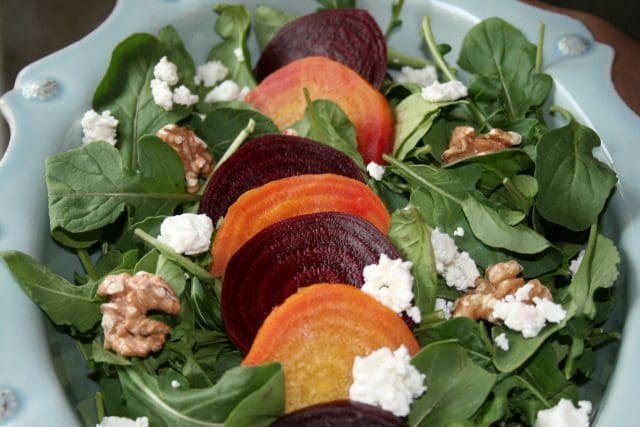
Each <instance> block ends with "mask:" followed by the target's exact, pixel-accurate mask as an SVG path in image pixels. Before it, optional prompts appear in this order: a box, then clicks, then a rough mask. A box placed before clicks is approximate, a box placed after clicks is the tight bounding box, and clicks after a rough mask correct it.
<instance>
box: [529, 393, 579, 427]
mask: <svg viewBox="0 0 640 427" xmlns="http://www.w3.org/2000/svg"><path fill="white" fill-rule="evenodd" d="M591 409H592V405H591V402H589V401H588V400H581V401H579V402H578V407H577V408H576V407H575V406H573V402H572V401H571V400H569V399H560V401H559V402H558V404H557V405H556V406H554V407H553V408H549V409H543V410H541V411H538V415H537V416H536V423H535V424H534V426H535V427H589V414H590V413H591Z"/></svg>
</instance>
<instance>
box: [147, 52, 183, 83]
mask: <svg viewBox="0 0 640 427" xmlns="http://www.w3.org/2000/svg"><path fill="white" fill-rule="evenodd" d="M153 77H155V78H156V79H158V80H161V81H163V82H167V84H168V85H169V86H173V85H175V84H176V83H178V67H177V66H176V64H174V63H173V62H171V61H169V60H168V59H167V57H166V56H163V57H162V58H160V61H158V63H157V64H156V65H155V66H154V67H153Z"/></svg>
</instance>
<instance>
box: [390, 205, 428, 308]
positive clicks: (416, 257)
mask: <svg viewBox="0 0 640 427" xmlns="http://www.w3.org/2000/svg"><path fill="white" fill-rule="evenodd" d="M388 234H389V239H390V240H391V242H393V244H394V245H395V247H396V248H397V249H398V251H400V254H401V255H402V258H404V259H405V260H408V261H411V262H412V263H413V267H412V268H411V273H412V274H413V277H414V279H415V283H414V285H413V294H414V296H415V297H414V298H415V305H416V307H418V309H420V312H421V313H422V315H423V316H424V315H425V314H428V313H431V312H432V311H433V307H434V303H435V298H436V291H437V288H438V274H437V272H436V268H435V261H434V259H433V251H432V249H431V240H430V236H431V228H430V227H429V225H428V224H427V222H426V221H425V219H424V218H423V217H422V212H421V211H420V210H419V209H417V208H416V207H415V206H407V207H406V208H405V209H401V210H397V211H395V212H394V213H393V214H392V215H391V225H390V227H389V233H388Z"/></svg>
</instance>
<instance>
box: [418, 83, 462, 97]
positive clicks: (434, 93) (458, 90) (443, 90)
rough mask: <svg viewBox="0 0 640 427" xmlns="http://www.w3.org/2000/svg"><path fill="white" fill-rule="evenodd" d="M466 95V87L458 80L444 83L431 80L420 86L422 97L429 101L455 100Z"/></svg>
mask: <svg viewBox="0 0 640 427" xmlns="http://www.w3.org/2000/svg"><path fill="white" fill-rule="evenodd" d="M465 96H467V87H466V86H465V85H464V84H463V83H462V82H461V81H459V80H451V81H449V82H446V83H440V82H437V81H435V82H433V83H432V84H430V85H429V86H427V87H424V88H422V97H423V98H424V99H425V100H426V101H429V102H447V101H455V100H458V99H460V98H464V97H465Z"/></svg>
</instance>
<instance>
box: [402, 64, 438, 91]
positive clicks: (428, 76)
mask: <svg viewBox="0 0 640 427" xmlns="http://www.w3.org/2000/svg"><path fill="white" fill-rule="evenodd" d="M396 81H397V82H398V83H415V84H417V85H420V86H422V87H427V86H431V85H432V84H433V82H436V81H438V73H437V71H436V67H434V66H433V65H427V66H426V67H424V68H412V67H408V66H405V67H402V68H401V69H400V74H398V75H397V76H396Z"/></svg>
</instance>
